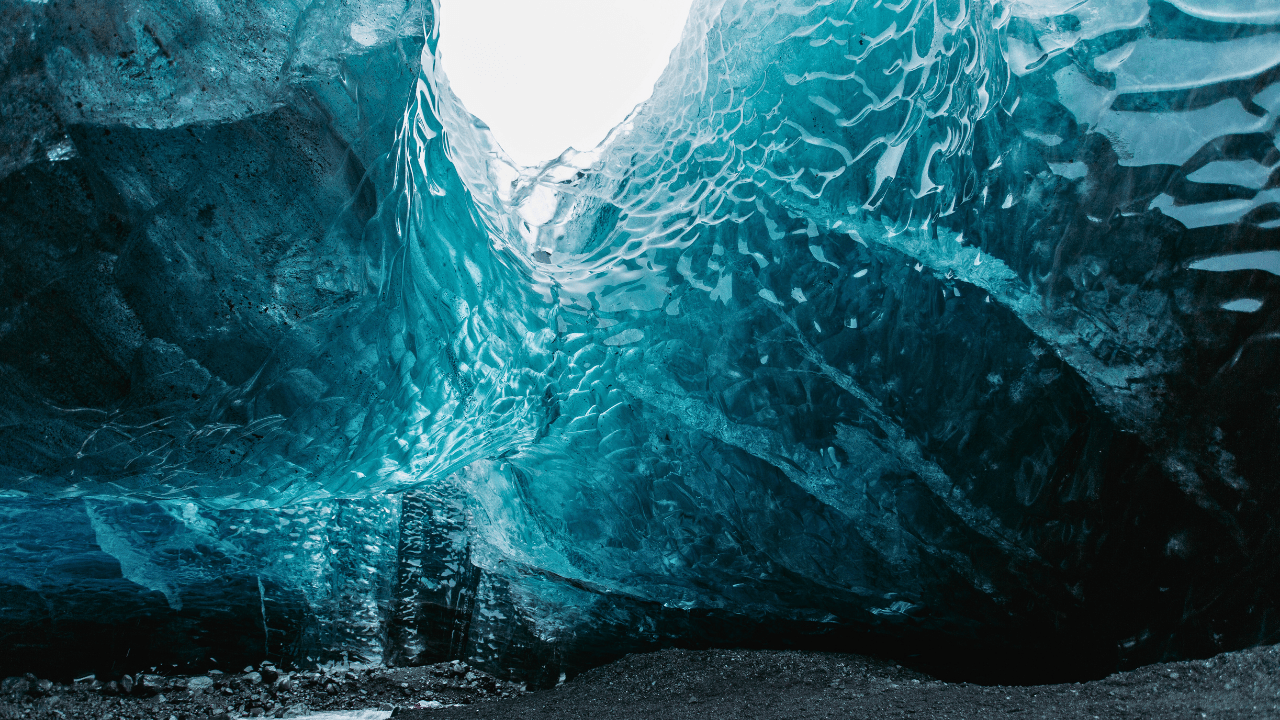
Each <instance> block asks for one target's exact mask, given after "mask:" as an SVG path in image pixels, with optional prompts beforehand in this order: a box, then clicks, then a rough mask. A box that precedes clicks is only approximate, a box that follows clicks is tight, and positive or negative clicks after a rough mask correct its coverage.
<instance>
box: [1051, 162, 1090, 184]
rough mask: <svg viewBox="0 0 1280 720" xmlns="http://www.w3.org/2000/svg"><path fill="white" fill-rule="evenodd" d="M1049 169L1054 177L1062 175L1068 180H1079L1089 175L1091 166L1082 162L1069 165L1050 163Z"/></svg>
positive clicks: (1069, 163)
mask: <svg viewBox="0 0 1280 720" xmlns="http://www.w3.org/2000/svg"><path fill="white" fill-rule="evenodd" d="M1049 169H1050V170H1052V171H1053V174H1054V175H1060V176H1062V177H1064V178H1066V179H1068V180H1079V179H1080V178H1082V177H1084V176H1085V175H1088V174H1089V166H1088V165H1085V164H1084V163H1082V162H1068V163H1052V162H1051V163H1049Z"/></svg>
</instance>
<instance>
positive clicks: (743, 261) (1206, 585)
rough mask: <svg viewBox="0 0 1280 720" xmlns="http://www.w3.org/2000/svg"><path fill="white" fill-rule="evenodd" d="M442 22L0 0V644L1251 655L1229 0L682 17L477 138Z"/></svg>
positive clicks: (378, 11)
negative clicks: (577, 133) (549, 129)
mask: <svg viewBox="0 0 1280 720" xmlns="http://www.w3.org/2000/svg"><path fill="white" fill-rule="evenodd" d="M464 2H466V0H431V1H428V0H351V1H350V2H341V3H337V2H321V1H319V0H317V1H316V2H308V3H303V2H296V1H295V0H253V1H252V2H250V1H249V0H0V18H3V19H2V20H0V23H3V25H2V27H3V33H2V34H0V68H3V70H2V71H0V518H2V520H0V677H5V676H10V675H21V674H22V673H27V672H30V673H35V674H37V675H39V676H40V677H46V676H47V677H53V678H72V677H75V676H79V675H83V674H86V673H98V674H99V676H101V677H106V676H107V675H110V674H111V673H117V674H118V673H125V672H132V671H134V670H136V669H139V668H152V667H164V668H173V669H177V670H182V671H186V672H204V671H207V670H209V669H213V668H233V669H236V670H238V669H239V668H240V667H241V666H244V665H249V664H256V663H259V662H261V661H262V660H264V659H265V660H270V661H271V662H273V663H275V664H276V665H278V666H280V667H297V668H305V667H310V666H315V665H316V664H320V663H326V662H333V661H336V660H339V659H341V660H343V661H345V662H360V663H365V664H370V665H382V666H407V665H419V664H425V663H436V662H442V661H451V660H461V661H465V662H466V663H469V665H470V666H473V667H477V668H482V669H484V670H485V671H486V672H490V673H493V674H494V675H495V676H497V677H502V678H509V679H518V680H520V681H521V682H525V683H528V685H529V686H530V687H545V686H550V685H554V684H556V683H557V682H558V681H559V680H560V679H561V678H562V677H565V676H568V677H570V678H572V677H573V676H575V675H576V674H578V673H581V672H583V671H585V670H587V669H589V668H592V667H595V666H598V665H601V664H602V663H605V662H608V661H610V660H612V659H615V658H617V657H619V656H621V655H623V654H625V653H630V652H638V651H644V650H655V649H660V648H671V647H683V648H700V647H702V648H712V647H718V648H724V647H743V648H750V647H757V648H807V649H814V650H830V649H836V650H850V651H852V650H856V651H858V652H865V653H869V654H873V655H876V656H881V657H886V658H893V659H895V660H897V661H901V662H904V663H906V662H910V663H913V667H921V668H925V669H927V670H928V671H930V672H933V673H936V674H937V675H938V676H939V677H950V678H960V679H965V680H970V681H974V682H1008V683H1018V682H1050V681H1052V682H1062V681H1071V682H1074V681H1077V680H1081V679H1090V678H1097V677H1101V676H1104V675H1106V674H1107V673H1110V672H1113V671H1116V670H1121V669H1127V668H1135V667H1140V666H1144V665H1146V664H1149V663H1154V662H1160V661H1167V660H1180V659H1188V658H1205V657H1209V656H1212V655H1214V654H1216V653H1220V652H1223V651H1228V650H1238V649H1241V648H1249V647H1254V646H1258V645H1260V644H1265V643H1277V642H1280V306H1277V305H1274V304H1273V303H1274V302H1276V301H1280V149H1278V145H1277V117H1278V116H1280V35H1278V34H1277V33H1280V4H1276V3H1275V2H1270V1H1268V2H1255V1H1254V0H901V1H897V2H895V0H694V2H693V5H692V9H691V10H690V13H689V15H688V18H687V21H686V22H685V25H684V30H683V33H682V34H681V36H680V39H679V42H678V44H677V45H676V47H675V49H674V50H673V51H672V52H671V54H670V59H669V62H668V64H667V65H666V69H665V70H664V71H663V72H662V74H661V76H660V77H659V79H658V81H657V82H656V84H655V85H654V86H653V88H652V94H651V95H650V96H649V99H648V100H646V101H645V102H643V103H642V104H640V105H639V106H637V107H636V108H635V110H634V111H633V112H631V113H630V114H629V115H627V116H625V118H618V120H619V123H618V124H617V125H616V127H614V128H613V130H612V131H610V132H609V134H608V136H607V138H606V139H605V140H604V141H603V142H602V143H601V144H600V145H599V146H596V147H594V148H576V149H568V150H566V151H565V152H563V153H561V154H560V155H559V156H557V157H554V158H551V159H548V160H546V161H544V162H541V163H538V164H534V165H523V164H521V163H518V162H516V161H514V160H512V159H511V157H510V156H508V154H507V153H506V152H504V150H503V149H502V147H501V145H500V144H499V142H498V140H496V139H495V137H496V136H495V135H494V134H493V133H492V132H491V131H490V129H489V126H488V125H486V124H485V122H484V119H483V118H479V117H476V116H474V115H472V113H471V112H469V111H468V109H467V107H466V105H465V104H464V102H463V101H462V100H460V99H459V96H458V95H457V94H455V93H454V91H453V90H452V89H451V86H450V84H449V82H448V76H447V70H448V63H447V59H446V60H445V61H443V62H442V60H441V55H440V53H439V51H438V49H439V45H440V44H441V35H442V33H447V32H448V27H447V25H445V26H443V27H442V25H441V23H440V22H439V16H440V13H441V8H440V4H441V3H444V4H446V5H447V4H448V3H464ZM582 62H590V58H583V59H582Z"/></svg>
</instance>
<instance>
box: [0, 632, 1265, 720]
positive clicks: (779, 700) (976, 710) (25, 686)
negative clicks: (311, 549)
mask: <svg viewBox="0 0 1280 720" xmlns="http://www.w3.org/2000/svg"><path fill="white" fill-rule="evenodd" d="M127 680H128V681H127V682H126V681H125V679H124V678H122V679H121V680H120V681H117V682H115V683H114V685H113V684H112V683H105V684H104V683H102V682H100V681H97V680H96V679H86V680H84V681H81V682H78V683H76V684H74V685H69V686H65V685H56V684H53V683H50V682H48V681H42V680H37V679H32V678H9V679H7V680H5V681H4V682H3V684H0V692H2V693H3V698H4V700H3V702H2V703H0V720H9V719H11V718H12V719H14V720H16V719H18V718H22V719H23V720H26V719H27V718H33V719H35V720H45V719H47V720H53V719H54V718H57V719H58V720H69V719H71V718H85V719H89V718H92V719H93V720H169V719H177V720H211V718H219V717H220V716H224V714H225V717H226V718H240V717H246V716H248V717H255V716H267V717H298V716H302V715H305V714H308V713H312V712H317V711H326V710H341V709H379V708H380V709H382V710H384V711H386V710H391V711H394V717H395V719H396V720H458V719H461V718H467V719H468V720H508V719H515V718H548V720H550V719H552V718H555V719H561V718H563V719H564V720H575V719H581V720H586V719H587V718H591V719H592V720H596V719H603V718H608V719H609V720H655V719H656V718H662V719H663V720H667V719H671V720H683V719H685V718H688V719H693V718H743V719H757V718H758V719H760V720H782V719H783V718H786V719H787V720H807V719H812V720H819V719H827V718H831V719H835V718H875V719H877V720H879V719H880V718H911V720H924V719H929V718H948V719H951V718H956V719H959V718H970V719H973V720H979V719H981V720H985V719H986V718H1000V717H1009V718H1018V719H1019V720H1022V719H1029V718H1053V719H1054V720H1057V719H1058V718H1080V719H1081V720H1093V719H1094V718H1097V719H1099V720H1101V719H1103V718H1124V719H1129V718H1151V719H1152V720H1154V719H1156V718H1159V719H1160V720H1164V719H1166V718H1170V719H1175V718H1187V719H1188V720H1190V719H1194V718H1217V719H1225V718H1240V719H1244V718H1250V719H1253V718H1277V719H1280V646H1269V647H1259V648H1254V649H1251V650H1244V651H1240V652H1234V653H1225V654H1223V655H1219V656H1218V657H1215V658H1212V659H1209V660H1194V661H1186V662H1177V663H1163V664H1159V665H1151V666H1148V667H1144V668H1139V669H1138V670H1134V671H1132V672H1126V673H1117V674H1115V675H1112V676H1111V677H1108V678H1105V679H1102V680H1096V681H1093V682H1089V683H1079V684H1063V685H1042V686H1022V687H988V686H980V685H971V684H967V683H948V682H942V681H940V680H937V679H934V678H931V677H929V676H928V675H924V674H921V673H918V672H915V671H913V670H910V669H907V668H903V667H900V666H898V665H896V664H894V663H893V662H890V661H885V660H877V659H873V658H866V657H861V656H857V655H839V654H829V653H806V652H788V651H747V650H707V651H684V650H665V651H662V652H657V653H651V654H646V655H632V656H629V657H626V658H623V659H622V660H619V661H618V662H615V663H612V664H609V665H606V666H603V667H600V668H596V669H595V670H592V671H590V672H588V673H585V674H583V675H581V676H579V677H577V678H575V679H573V680H571V681H570V682H567V683H564V684H563V685H561V686H559V687H557V688H555V689H553V690H547V691H543V692H536V693H528V692H525V691H524V690H523V688H522V687H520V686H518V685H514V684H511V683H506V682H503V681H500V680H496V679H494V678H493V677H491V676H489V675H486V674H484V673H482V672H479V671H477V670H474V669H472V668H468V667H467V666H466V665H464V664H462V663H458V662H453V663H442V664H439V665H430V666H426V667H418V668H395V669H381V668H365V669H352V668H343V667H331V668H327V669H325V670H322V671H318V672H302V673H284V672H277V671H276V670H275V669H274V668H272V667H270V666H265V667H261V668H258V669H256V670H254V669H253V668H249V669H247V670H246V672H244V673H239V674H236V675H225V674H220V673H211V674H209V675H205V676H196V677H175V678H161V677H157V676H150V675H142V676H140V677H138V678H128V679H127Z"/></svg>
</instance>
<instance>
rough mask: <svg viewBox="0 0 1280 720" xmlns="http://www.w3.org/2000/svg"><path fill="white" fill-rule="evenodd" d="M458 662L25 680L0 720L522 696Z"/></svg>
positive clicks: (261, 713)
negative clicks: (65, 682) (66, 681)
mask: <svg viewBox="0 0 1280 720" xmlns="http://www.w3.org/2000/svg"><path fill="white" fill-rule="evenodd" d="M524 692H525V691H524V687H523V686H522V685H517V684H515V683H509V682H506V681H503V680H498V679H496V678H494V677H492V676H491V675H488V674H486V673H483V672H480V671H479V670H474V669H472V668H469V667H467V665H465V664H464V663H461V662H450V663H440V664H437V665H426V666H422V667H411V668H361V667H349V666H343V665H334V666H328V667H324V668H321V669H319V670H316V671H314V672H284V671H280V670H277V669H276V668H275V667H273V666H272V665H270V664H265V665H263V666H261V667H258V668H252V667H249V668H245V669H244V671H243V672H240V673H235V674H227V673H221V672H218V671H216V670H215V671H213V672H210V673H209V674H207V675H196V676H183V677H162V676H159V675H149V674H139V675H137V676H136V677H133V676H129V675H125V676H124V677H122V678H120V679H118V680H113V681H110V682H105V683H104V682H102V681H100V680H98V679H97V678H94V677H87V678H83V679H81V680H79V681H77V682H75V683H73V684H71V685H59V684H56V683H52V682H50V681H48V680H42V679H38V678H35V677H32V676H27V677H11V678H7V679H5V680H4V681H3V682H0V720H19V719H21V720H80V719H83V720H228V719H229V718H243V717H277V718H287V717H301V716H305V715H309V714H312V713H315V712H321V711H331V710H363V709H382V710H393V709H396V708H405V707H440V706H445V705H469V704H473V703H477V702H480V701H483V700H492V699H497V698H503V697H511V696H514V695H517V694H521V693H524Z"/></svg>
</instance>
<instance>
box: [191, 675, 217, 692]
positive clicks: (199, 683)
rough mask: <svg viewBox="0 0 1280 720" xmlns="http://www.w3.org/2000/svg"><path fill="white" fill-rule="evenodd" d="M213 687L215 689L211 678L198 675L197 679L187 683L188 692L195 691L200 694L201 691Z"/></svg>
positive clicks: (194, 678)
mask: <svg viewBox="0 0 1280 720" xmlns="http://www.w3.org/2000/svg"><path fill="white" fill-rule="evenodd" d="M211 687H213V678H211V677H205V676H203V675H197V676H196V677H193V678H191V679H190V680H188V681H187V689H188V690H194V691H196V692H200V691H201V690H208V689H209V688H211Z"/></svg>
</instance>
